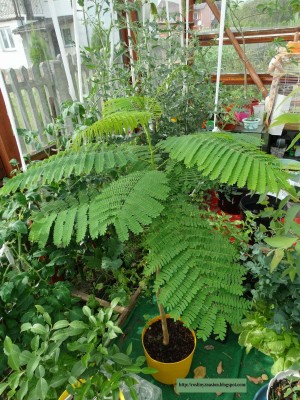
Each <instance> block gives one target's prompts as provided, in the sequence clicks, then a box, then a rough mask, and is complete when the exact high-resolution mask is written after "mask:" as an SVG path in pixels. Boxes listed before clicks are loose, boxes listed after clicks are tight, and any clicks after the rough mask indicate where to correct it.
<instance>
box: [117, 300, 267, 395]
mask: <svg viewBox="0 0 300 400" xmlns="http://www.w3.org/2000/svg"><path fill="white" fill-rule="evenodd" d="M157 314H158V310H157V307H156V305H155V304H153V303H152V304H151V303H150V302H149V301H148V300H147V299H145V298H140V300H139V302H138V304H137V306H136V307H135V309H134V310H133V312H132V313H131V315H130V316H129V319H128V320H127V321H126V324H125V325H124V326H123V328H122V329H123V332H124V334H123V336H122V338H121V340H120V342H119V346H120V347H121V349H122V350H125V349H126V347H127V346H128V344H129V343H130V342H131V343H132V345H133V352H132V356H133V357H138V356H140V355H144V353H143V347H142V343H141V334H142V330H143V327H144V325H145V319H144V315H149V316H150V317H151V318H152V317H154V316H156V315H157ZM237 339H238V337H237V335H235V334H234V333H233V332H230V333H229V335H228V338H227V342H226V343H225V344H224V343H221V342H218V341H215V340H211V339H209V340H208V341H207V342H203V341H201V340H198V342H197V348H196V351H195V355H194V359H193V364H192V368H191V371H190V374H189V376H188V378H193V371H194V369H195V368H196V367H198V366H200V365H203V366H205V367H206V378H217V379H219V378H246V377H247V375H249V376H251V377H258V376H261V375H262V374H267V375H268V376H269V377H270V378H271V374H270V368H271V366H272V359H271V358H270V357H267V356H265V355H263V354H262V353H260V352H258V351H257V350H251V352H250V353H249V354H246V352H245V349H244V348H241V347H240V346H239V344H238V341H237ZM207 345H212V346H214V348H213V349H212V350H206V349H205V348H204V346H207ZM220 361H222V365H223V370H224V372H223V373H222V374H221V375H218V373H217V366H218V364H219V362H220ZM142 377H143V378H144V379H147V380H148V381H150V382H152V383H154V384H155V385H157V386H159V387H160V388H161V389H162V392H163V400H172V399H176V400H196V399H197V400H212V399H219V400H236V399H241V400H253V397H254V395H255V393H256V392H257V391H258V390H259V389H260V387H261V386H262V384H259V385H256V384H254V383H252V382H249V381H248V379H247V393H240V394H236V393H223V394H222V395H219V396H217V395H216V394H215V393H181V394H180V395H178V394H176V393H175V392H174V388H173V386H172V385H171V386H168V385H163V384H160V383H159V382H157V381H155V380H154V379H153V378H152V376H150V375H143V376H142Z"/></svg>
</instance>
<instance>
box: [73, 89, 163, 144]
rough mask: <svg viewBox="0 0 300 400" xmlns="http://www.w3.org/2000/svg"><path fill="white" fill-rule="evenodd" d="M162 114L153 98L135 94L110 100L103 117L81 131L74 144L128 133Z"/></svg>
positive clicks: (104, 109)
mask: <svg viewBox="0 0 300 400" xmlns="http://www.w3.org/2000/svg"><path fill="white" fill-rule="evenodd" d="M160 115H161V108H160V106H159V104H158V103H157V102H156V101H155V100H154V99H151V98H146V97H137V96H133V97H127V98H125V97H124V98H118V99H113V100H109V101H107V102H106V103H105V104H104V106H103V118H102V119H101V120H100V121H97V122H95V123H94V124H93V125H91V126H90V127H88V128H87V129H85V130H84V131H81V132H79V133H78V134H77V136H76V137H75V141H74V145H75V147H76V146H77V147H78V146H80V145H81V143H85V142H86V141H87V142H88V143H91V142H93V141H94V140H95V139H101V138H102V137H105V136H110V135H123V134H125V135H126V134H128V132H132V131H133V130H134V129H136V128H138V127H139V126H140V125H142V126H148V124H149V122H150V120H151V119H155V118H158V117H159V116H160Z"/></svg>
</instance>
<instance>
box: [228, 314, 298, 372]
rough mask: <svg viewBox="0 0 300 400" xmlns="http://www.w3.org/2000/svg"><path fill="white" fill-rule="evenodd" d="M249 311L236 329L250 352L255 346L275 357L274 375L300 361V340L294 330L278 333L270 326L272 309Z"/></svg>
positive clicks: (241, 343)
mask: <svg viewBox="0 0 300 400" xmlns="http://www.w3.org/2000/svg"><path fill="white" fill-rule="evenodd" d="M267 310H268V309H267V308H264V311H263V312H261V311H253V312H251V313H249V314H248V315H247V317H246V319H244V320H243V321H242V323H241V327H240V328H238V329H237V330H236V331H237V333H240V336H239V344H240V345H241V346H245V347H246V351H247V352H249V351H250V350H251V349H252V348H255V349H257V350H259V351H261V352H262V353H264V354H266V355H268V356H270V357H271V358H273V361H274V364H273V366H272V368H271V372H272V374H273V375H276V374H277V373H278V372H280V371H284V370H286V369H288V368H290V367H291V366H292V365H293V364H295V363H299V361H300V342H299V338H298V336H297V334H295V333H293V332H290V333H288V332H283V333H276V332H275V331H274V330H273V329H270V328H268V323H269V317H270V311H267Z"/></svg>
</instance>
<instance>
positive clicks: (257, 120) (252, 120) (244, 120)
mask: <svg viewBox="0 0 300 400" xmlns="http://www.w3.org/2000/svg"><path fill="white" fill-rule="evenodd" d="M242 121H243V122H259V121H260V118H243V119H242Z"/></svg>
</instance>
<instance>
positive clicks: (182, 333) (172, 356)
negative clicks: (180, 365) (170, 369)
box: [144, 318, 194, 363]
mask: <svg viewBox="0 0 300 400" xmlns="http://www.w3.org/2000/svg"><path fill="white" fill-rule="evenodd" d="M167 325H168V330H169V336H170V342H169V344H168V345H167V346H165V345H164V344H163V333H162V327H161V321H156V322H154V323H153V324H152V325H151V326H149V328H148V329H147V330H146V333H145V335H144V346H145V348H146V350H147V352H148V354H149V355H150V356H151V357H152V358H153V359H154V360H157V361H161V362H164V363H173V362H178V361H181V360H183V359H185V358H186V357H188V356H189V355H190V354H191V352H192V351H193V348H194V337H193V335H192V333H191V331H190V330H189V329H187V328H185V327H184V326H183V323H182V322H181V321H174V320H173V319H171V318H168V319H167Z"/></svg>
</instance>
